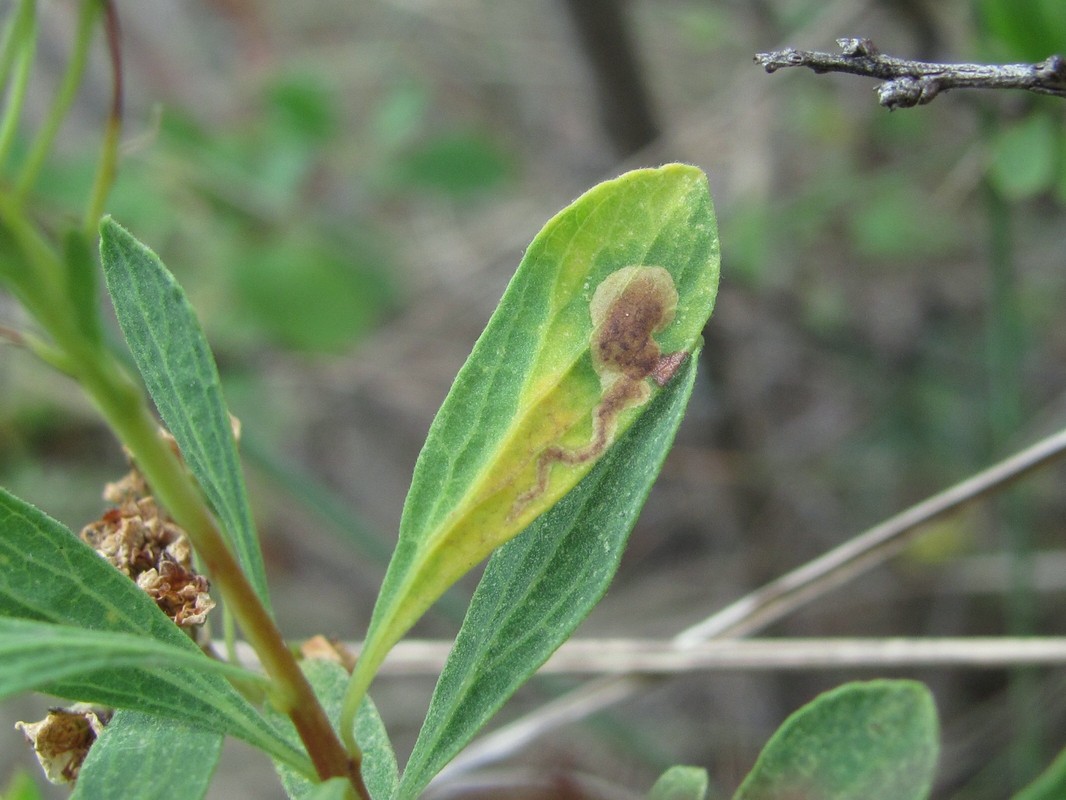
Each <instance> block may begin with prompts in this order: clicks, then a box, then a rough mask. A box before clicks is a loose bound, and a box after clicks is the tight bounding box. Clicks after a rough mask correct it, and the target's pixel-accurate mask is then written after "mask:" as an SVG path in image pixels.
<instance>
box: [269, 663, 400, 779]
mask: <svg viewBox="0 0 1066 800" xmlns="http://www.w3.org/2000/svg"><path fill="white" fill-rule="evenodd" d="M300 667H301V669H303V672H304V674H305V675H306V676H307V680H308V681H309V682H310V684H311V686H312V687H313V688H314V690H315V696H316V697H318V700H319V702H320V703H321V704H322V708H323V709H325V711H326V714H327V716H328V717H329V719H330V722H332V723H333V726H334V727H336V726H337V725H338V724H339V722H340V715H341V704H342V701H343V700H344V690H345V688H346V687H347V685H348V671H347V670H346V669H344V667H342V666H341V665H340V664H338V663H336V662H334V661H327V660H324V659H307V660H305V661H302V662H300ZM267 714H268V718H269V719H270V720H271V722H273V723H274V724H275V725H276V726H279V727H281V728H285V729H291V727H292V723H291V722H290V721H289V718H288V717H286V716H285V715H284V714H281V713H279V712H277V711H268V712H267ZM355 735H356V737H357V738H358V740H359V742H360V744H361V745H362V752H363V763H362V765H361V772H362V775H363V782H364V783H365V784H366V788H367V790H368V791H369V792H370V796H371V798H373V799H374V800H389V798H392V797H393V795H394V793H395V791H396V785H397V783H398V782H399V775H398V773H397V768H396V755H395V754H394V753H393V750H392V743H391V742H390V741H389V737H388V734H387V733H386V732H385V726H384V724H383V723H382V721H381V717H379V716H378V711H377V708H375V706H374V704H373V703H372V702H371V700H370V698H369V697H366V698H363V705H362V707H361V708H360V709H359V714H358V716H357V717H356V719H355ZM275 766H276V767H277V770H278V774H279V775H280V776H281V782H282V785H284V787H285V792H286V793H287V794H288V796H289V797H290V798H293V800H313V799H314V800H317V799H318V798H325V797H332V795H331V794H329V793H328V792H327V790H326V789H324V788H323V786H324V785H325V784H315V783H312V782H311V781H309V780H308V779H307V778H306V777H305V776H303V775H301V774H299V773H298V772H296V771H294V770H293V769H292V768H291V767H289V766H288V765H286V764H282V763H276V764H275ZM344 785H348V784H347V782H345V784H344ZM339 796H340V797H344V796H345V795H343V794H342V795H339Z"/></svg>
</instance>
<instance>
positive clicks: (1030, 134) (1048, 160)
mask: <svg viewBox="0 0 1066 800" xmlns="http://www.w3.org/2000/svg"><path fill="white" fill-rule="evenodd" d="M1059 127H1060V126H1059V125H1058V122H1057V120H1055V119H1053V118H1052V117H1051V115H1049V114H1041V113H1032V114H1029V115H1028V116H1027V117H1026V118H1025V119H1022V120H1020V121H1018V122H1016V123H1014V124H1012V125H1010V126H1008V127H1006V128H1004V130H1003V131H1002V132H1001V133H1000V134H999V135H998V136H997V137H996V138H995V139H994V140H993V142H992V154H991V155H992V162H991V164H990V165H989V176H988V177H989V180H991V181H992V184H993V185H994V186H995V187H996V188H997V189H998V190H999V191H1000V192H1001V193H1002V194H1003V195H1004V196H1005V197H1007V198H1008V199H1011V200H1021V199H1024V198H1027V197H1032V196H1033V195H1035V194H1038V193H1040V192H1043V191H1046V190H1047V189H1050V188H1051V187H1052V184H1053V183H1054V180H1055V178H1056V177H1057V174H1056V169H1057V166H1058V165H1057V158H1058V150H1059V141H1058V137H1059V136H1061V133H1060V132H1059Z"/></svg>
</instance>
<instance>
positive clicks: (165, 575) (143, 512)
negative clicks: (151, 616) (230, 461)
mask: <svg viewBox="0 0 1066 800" xmlns="http://www.w3.org/2000/svg"><path fill="white" fill-rule="evenodd" d="M104 499H105V500H107V501H108V502H109V503H112V504H114V508H110V509H108V510H107V511H106V512H104V515H103V516H102V517H101V518H100V519H98V520H96V521H95V522H93V523H91V524H89V525H86V526H85V528H83V529H82V531H81V538H82V540H83V541H85V542H86V543H88V544H89V545H90V546H91V547H92V548H93V549H94V550H96V552H97V553H99V554H100V555H101V556H103V557H104V558H105V559H107V560H108V561H110V562H111V563H112V564H114V565H115V566H116V567H117V568H118V569H119V570H120V571H121V572H122V573H123V574H125V575H128V576H129V577H130V578H132V579H133V580H134V581H136V583H137V585H138V586H140V587H141V588H142V589H143V590H144V591H145V592H147V593H148V595H149V596H150V597H151V598H152V599H153V600H155V602H156V604H157V605H158V606H159V607H160V608H161V609H162V610H163V612H164V613H165V614H166V615H167V616H168V617H170V618H171V619H172V620H174V622H175V623H177V624H178V625H179V626H181V627H182V628H183V629H186V630H189V629H192V628H194V627H196V626H198V625H202V624H203V622H204V620H205V619H206V617H207V612H208V611H210V610H211V609H212V608H214V607H215V602H214V600H212V599H211V597H210V596H209V595H208V593H207V590H208V583H207V579H206V578H205V577H204V576H203V575H199V574H197V573H196V572H195V571H194V570H193V567H192V548H191V547H190V546H189V540H188V537H187V536H186V535H185V532H184V531H183V530H182V529H181V528H179V527H178V526H177V525H176V524H175V523H174V521H173V520H172V519H170V517H168V516H167V515H166V514H165V513H163V511H162V510H161V509H160V508H159V506H158V504H157V503H156V501H155V498H153V497H152V496H151V494H150V493H149V488H148V485H147V483H145V480H144V476H142V475H141V473H140V472H138V471H137V469H136V468H134V469H133V470H131V471H130V473H129V474H128V475H126V476H125V477H124V478H123V479H122V480H120V481H118V482H116V483H109V484H108V485H107V487H106V488H105V489H104Z"/></svg>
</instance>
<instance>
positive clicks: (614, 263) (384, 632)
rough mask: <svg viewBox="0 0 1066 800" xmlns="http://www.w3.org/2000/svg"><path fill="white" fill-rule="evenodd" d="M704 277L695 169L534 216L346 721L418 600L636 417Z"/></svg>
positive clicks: (424, 497) (412, 617)
mask: <svg viewBox="0 0 1066 800" xmlns="http://www.w3.org/2000/svg"><path fill="white" fill-rule="evenodd" d="M717 283H718V238H717V233H716V229H715V223H714V216H713V212H712V209H711V201H710V196H709V194H708V191H707V181H706V178H705V177H704V175H703V173H702V172H700V171H699V170H698V169H696V168H694V167H687V166H683V165H679V164H673V165H669V166H666V167H663V168H661V169H649V170H638V171H636V172H631V173H628V174H626V175H623V176H622V177H621V178H618V179H616V180H613V181H608V182H606V183H603V184H601V185H599V186H597V187H595V188H594V189H592V190H591V191H589V192H587V193H586V194H585V195H583V196H582V197H580V198H578V200H576V201H575V202H574V203H573V204H572V205H570V206H569V207H568V208H566V209H564V210H563V211H562V212H561V213H559V214H558V215H557V216H556V217H555V218H553V219H552V220H551V221H549V222H548V224H547V225H546V226H545V227H544V229H543V230H542V231H541V232H540V234H538V235H537V237H536V238H535V239H534V240H533V243H532V244H531V245H530V247H529V249H528V250H527V251H526V255H525V257H524V258H523V259H522V263H521V265H520V266H519V268H518V271H517V272H516V274H515V276H514V278H513V279H512V281H511V284H510V285H509V286H508V288H507V291H506V292H505V293H504V296H503V298H502V299H501V300H500V305H499V307H498V308H497V309H496V312H495V313H494V314H493V316H492V319H491V320H490V321H489V323H488V326H487V327H486V328H485V331H484V333H483V334H482V335H481V338H480V339H479V340H478V342H477V344H476V345H475V347H474V350H473V352H472V353H471V355H470V358H469V359H468V360H467V363H466V364H465V365H464V366H463V368H462V370H461V371H460V373H459V375H458V376H457V377H456V380H455V383H454V384H453V386H452V389H451V391H450V392H449V394H448V397H447V398H446V399H445V401H444V404H443V406H442V407H441V410H440V412H439V413H438V414H437V418H436V419H435V420H434V422H433V425H432V427H431V428H430V431H429V434H428V437H427V439H426V444H425V447H424V448H423V450H422V454H421V455H420V456H419V460H418V464H417V466H416V467H415V474H414V477H413V479H412V483H411V490H410V492H409V494H408V496H407V502H406V504H405V506H404V512H403V518H402V521H401V523H400V539H399V543H398V545H397V548H396V552H395V554H394V556H393V559H392V562H391V563H390V565H389V569H388V572H387V574H386V577H385V582H384V585H383V586H382V590H381V593H380V595H379V597H378V603H377V606H376V607H375V609H374V614H373V619H372V621H371V625H370V630H369V632H368V634H367V641H366V646H365V647H364V650H363V653H362V655H361V656H360V659H359V663H358V665H357V667H356V673H355V675H354V676H353V682H352V688H351V691H350V695H349V698H348V700H347V701H346V706H347V707H346V709H345V713H346V714H350V713H352V708H353V707H354V706H355V705H356V704H357V703H358V698H359V697H360V696H361V695H362V693H363V692H364V691H365V689H366V686H367V685H368V684H369V681H370V679H371V678H372V676H373V674H374V672H375V671H376V670H377V667H378V666H379V665H380V663H381V660H382V659H383V658H384V656H385V653H386V652H387V651H388V649H389V648H390V647H391V646H392V645H393V644H395V642H396V641H397V640H398V639H399V638H400V637H401V636H402V635H403V634H404V633H405V632H406V631H407V630H409V629H410V627H411V625H413V624H414V622H415V621H416V620H417V619H418V618H419V617H420V616H421V615H422V614H423V613H424V612H425V610H426V609H427V608H428V607H429V605H431V604H432V603H433V602H434V601H435V600H436V599H437V598H438V597H440V595H441V593H442V592H443V591H444V590H445V589H446V588H447V587H448V586H450V585H451V584H452V583H454V582H455V581H456V580H457V579H458V578H459V577H460V576H461V575H462V574H464V573H465V572H466V571H467V570H469V569H470V568H471V567H473V566H474V565H475V564H477V563H478V562H480V561H481V560H482V559H484V558H485V557H486V556H487V555H488V554H489V553H490V552H491V551H492V550H494V549H495V548H497V547H499V546H500V545H501V544H503V543H504V542H506V541H508V540H510V539H511V538H512V537H514V536H515V535H516V534H517V533H519V532H520V531H522V530H523V529H524V528H526V527H527V526H528V525H529V523H530V522H532V521H533V520H534V519H536V518H537V517H538V516H540V514H541V513H543V512H544V511H545V510H547V509H548V508H550V507H551V506H553V505H554V504H555V503H556V502H557V501H558V500H559V499H560V498H561V497H563V496H564V495H565V494H566V493H567V492H568V491H570V490H571V489H572V488H573V487H574V486H575V485H577V483H578V481H580V480H581V479H582V478H583V477H584V476H585V475H586V474H588V472H589V470H591V469H592V467H593V466H594V465H595V464H596V462H597V461H598V460H599V459H600V458H601V457H602V456H603V454H604V453H605V452H607V450H608V449H609V448H610V446H611V445H612V444H614V442H615V440H616V439H617V438H618V437H619V436H621V435H623V434H624V433H625V431H626V430H628V429H629V427H630V426H631V425H632V424H633V422H634V421H635V420H636V418H637V417H638V416H640V415H641V414H642V413H644V412H645V411H646V410H647V407H648V403H649V401H650V400H651V398H652V397H653V396H654V395H655V394H656V393H657V392H659V391H660V388H661V387H662V386H663V385H668V384H669V383H670V380H671V378H672V377H673V375H674V373H675V372H677V370H678V368H679V367H680V366H681V364H682V363H683V362H684V361H685V360H686V359H687V358H688V357H689V354H690V353H691V352H692V350H693V348H694V347H695V346H696V343H697V342H698V341H699V338H700V331H701V329H702V328H703V325H704V323H705V322H706V321H707V317H708V316H709V315H710V312H711V308H712V306H713V303H714V296H715V292H716V289H717Z"/></svg>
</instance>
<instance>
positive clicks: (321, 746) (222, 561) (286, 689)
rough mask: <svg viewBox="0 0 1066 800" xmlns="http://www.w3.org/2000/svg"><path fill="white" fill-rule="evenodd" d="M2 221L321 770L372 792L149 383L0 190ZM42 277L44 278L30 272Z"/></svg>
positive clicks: (36, 292) (57, 337)
mask: <svg viewBox="0 0 1066 800" xmlns="http://www.w3.org/2000/svg"><path fill="white" fill-rule="evenodd" d="M0 222H2V223H3V226H4V227H5V228H6V229H7V231H8V232H9V233H10V235H11V236H12V239H13V240H14V243H15V244H16V246H17V247H18V249H19V250H20V251H21V254H22V256H23V258H24V259H25V261H26V262H27V264H26V276H27V280H25V281H24V284H25V286H24V287H23V292H22V293H23V294H25V295H26V297H24V298H23V299H24V300H26V301H28V302H27V307H28V308H29V310H30V311H31V313H33V314H34V315H35V316H36V317H37V320H38V322H40V323H41V324H42V325H43V326H44V327H45V328H46V329H47V330H48V332H49V333H50V334H51V336H52V338H53V340H54V342H55V346H56V350H57V351H58V352H59V353H60V354H61V355H63V356H65V359H64V363H63V364H62V367H63V369H64V370H65V371H66V372H68V373H69V374H71V375H72V376H73V377H74V378H75V379H76V380H77V381H78V382H79V383H80V384H81V385H82V388H83V389H84V390H85V392H86V393H87V394H88V395H89V397H90V398H91V399H92V401H93V402H94V403H95V405H96V407H97V408H98V409H99V411H100V413H101V414H102V415H103V417H104V419H105V420H106V421H107V423H108V424H109V425H110V426H111V428H112V430H113V431H114V432H115V434H116V435H117V436H118V438H119V439H120V440H121V441H122V442H123V443H124V444H125V445H126V446H127V447H128V448H129V450H130V452H131V453H132V454H133V458H134V460H135V461H136V462H137V465H138V467H139V468H140V469H141V471H142V472H143V474H144V476H145V478H146V479H147V481H148V483H149V485H150V486H151V487H152V491H153V493H154V494H155V496H156V497H157V499H158V500H159V502H160V503H161V504H162V505H163V506H164V507H165V508H166V509H167V511H168V512H169V513H170V514H171V516H172V517H173V518H174V520H175V521H176V522H177V523H178V525H180V526H181V527H182V528H183V529H184V530H185V531H186V533H187V534H188V536H189V539H190V541H191V542H192V544H193V547H194V548H195V550H196V552H197V555H198V556H199V557H200V559H201V560H202V562H203V564H204V566H205V568H206V570H207V572H208V574H209V575H210V577H211V579H212V580H213V581H214V582H215V583H216V585H217V586H218V587H219V589H220V591H221V593H222V596H223V598H224V599H225V601H226V605H227V607H228V608H229V609H231V610H232V612H233V615H234V617H235V618H236V619H237V622H238V624H239V625H240V626H241V628H242V629H243V630H244V634H245V636H247V638H248V641H249V642H250V643H251V644H252V646H253V647H254V648H255V650H256V652H257V653H258V654H259V657H260V660H261V662H262V664H263V669H264V670H265V671H266V673H267V675H268V676H269V677H270V679H271V682H272V686H271V699H272V700H273V701H274V703H275V705H276V706H277V708H278V709H279V710H280V711H281V712H282V713H284V714H287V715H288V716H289V717H290V719H292V722H293V725H294V726H295V727H296V731H297V733H298V734H299V736H300V739H301V741H303V743H304V745H305V747H306V748H307V752H308V755H309V756H310V758H311V761H312V763H313V764H314V767H315V771H316V772H317V773H318V775H319V777H320V778H321V779H322V780H327V779H329V778H333V777H344V778H346V779H348V780H349V781H350V782H351V783H352V786H353V787H354V789H355V791H356V792H357V793H358V794H359V796H360V797H363V798H366V800H369V795H368V794H367V792H366V788H365V786H363V782H362V777H361V775H360V772H359V759H358V758H350V757H349V755H348V753H347V751H346V750H345V749H344V747H343V746H342V745H341V742H340V739H339V738H338V737H337V734H336V732H335V731H334V730H333V727H332V726H331V725H330V722H329V719H328V718H327V717H326V714H325V711H324V710H323V709H322V706H321V704H320V703H319V702H318V698H317V697H316V696H315V693H314V691H313V690H312V688H311V685H310V684H309V683H308V681H307V679H306V677H305V676H304V674H303V672H302V671H301V670H300V667H299V665H298V664H297V662H296V658H295V656H294V655H293V653H292V652H291V651H290V650H289V648H288V647H287V646H286V644H285V641H284V639H283V638H282V636H281V633H280V631H279V630H278V628H277V626H276V625H275V624H274V620H273V619H272V618H271V616H270V613H269V612H268V611H267V609H266V607H265V606H264V605H263V603H262V601H261V600H260V598H259V595H258V594H257V593H256V591H255V589H254V588H253V587H252V585H251V582H250V581H249V580H248V577H247V575H246V574H245V573H244V571H243V570H241V568H240V566H239V564H238V563H237V560H236V558H235V557H234V555H233V553H232V551H231V550H230V549H229V546H228V545H227V544H226V542H225V539H224V538H223V536H222V532H221V531H220V530H219V528H218V524H217V523H216V521H215V519H214V517H213V516H212V514H211V512H210V510H209V509H208V507H207V505H206V502H205V500H204V498H203V496H202V494H201V492H200V491H199V488H198V487H197V486H196V484H195V483H194V481H193V480H192V478H190V476H189V474H188V472H187V471H186V470H185V468H184V466H183V465H182V463H181V462H180V461H179V459H178V457H177V456H176V455H175V454H174V453H173V451H172V450H171V449H170V447H169V445H168V444H166V443H165V442H164V441H163V440H162V438H161V437H160V436H159V435H158V427H157V423H156V421H155V418H154V417H153V416H152V413H151V412H150V411H149V409H148V405H147V402H146V400H145V397H144V394H143V392H142V391H141V390H140V388H139V387H138V386H137V385H136V384H135V383H134V382H133V381H132V380H131V379H130V378H129V376H128V375H127V374H126V372H125V370H124V369H123V368H122V367H121V366H120V365H119V363H118V361H117V359H116V358H115V357H114V356H113V355H112V354H111V353H110V351H108V350H107V349H105V348H103V347H100V346H98V345H97V344H96V343H94V342H92V341H89V340H86V339H85V338H84V337H83V335H82V333H81V330H80V328H79V327H78V325H77V322H76V316H75V315H74V313H73V310H72V306H71V304H70V302H69V299H68V297H67V294H66V291H65V290H66V286H65V282H64V275H63V272H62V264H61V262H60V261H59V259H58V257H57V256H56V254H55V253H54V252H53V251H52V249H51V248H50V247H49V245H48V243H47V242H46V241H44V240H43V239H42V238H41V236H40V235H39V234H38V233H37V232H36V231H35V230H34V228H33V226H32V225H31V224H30V223H29V221H28V220H26V218H25V216H24V214H23V213H22V212H21V210H20V208H19V205H18V202H17V200H15V199H13V198H12V197H10V196H9V195H7V194H4V193H2V192H0ZM33 278H36V279H37V280H36V281H34V280H32V279H33Z"/></svg>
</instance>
